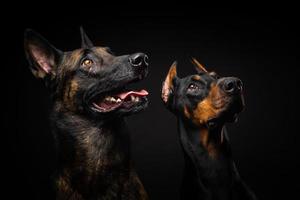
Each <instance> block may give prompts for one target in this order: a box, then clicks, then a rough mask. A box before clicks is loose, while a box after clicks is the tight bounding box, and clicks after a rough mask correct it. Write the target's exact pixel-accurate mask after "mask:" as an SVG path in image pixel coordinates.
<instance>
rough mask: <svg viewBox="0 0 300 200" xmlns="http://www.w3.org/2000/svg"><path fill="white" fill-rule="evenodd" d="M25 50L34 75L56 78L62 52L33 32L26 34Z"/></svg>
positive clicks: (28, 31)
mask: <svg viewBox="0 0 300 200" xmlns="http://www.w3.org/2000/svg"><path fill="white" fill-rule="evenodd" d="M24 49H25V54H26V57H27V59H28V61H29V64H30V69H31V71H32V73H33V75H34V76H35V77H37V78H45V77H46V76H51V77H53V76H55V69H56V67H57V65H58V63H59V60H60V58H61V55H62V52H61V51H59V50H57V49H56V48H55V47H53V46H52V45H51V44H50V43H49V42H48V41H47V40H46V39H44V38H43V37H42V36H41V35H40V34H38V33H36V32H34V31H33V30H30V29H27V30H26V31H25V33H24Z"/></svg>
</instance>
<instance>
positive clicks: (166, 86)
mask: <svg viewBox="0 0 300 200" xmlns="http://www.w3.org/2000/svg"><path fill="white" fill-rule="evenodd" d="M176 66H177V62H176V61H175V62H174V63H173V64H172V66H171V67H170V69H169V72H168V75H167V77H166V79H165V81H164V82H163V86H162V92H161V98H162V100H163V102H164V103H167V102H168V100H169V97H170V95H171V94H172V93H173V90H174V82H175V80H176V79H177V71H176Z"/></svg>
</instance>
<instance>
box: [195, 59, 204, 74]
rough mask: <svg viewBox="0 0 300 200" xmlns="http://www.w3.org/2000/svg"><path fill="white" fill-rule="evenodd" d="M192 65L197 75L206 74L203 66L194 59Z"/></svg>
mask: <svg viewBox="0 0 300 200" xmlns="http://www.w3.org/2000/svg"><path fill="white" fill-rule="evenodd" d="M192 63H193V65H194V66H195V69H196V71H197V72H198V73H199V74H201V73H207V70H206V69H205V67H204V66H203V65H201V63H199V62H198V60H196V58H192Z"/></svg>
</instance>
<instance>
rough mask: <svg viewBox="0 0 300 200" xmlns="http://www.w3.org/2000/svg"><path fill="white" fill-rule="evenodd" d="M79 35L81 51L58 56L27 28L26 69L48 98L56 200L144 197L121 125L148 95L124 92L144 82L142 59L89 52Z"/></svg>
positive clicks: (145, 63) (84, 38) (105, 50)
mask: <svg viewBox="0 0 300 200" xmlns="http://www.w3.org/2000/svg"><path fill="white" fill-rule="evenodd" d="M81 38H82V45H81V48H79V49H76V50H74V51H68V52H62V51H60V50H58V49H56V48H55V47H54V46H52V45H51V44H50V43H49V42H48V41H47V40H46V39H44V38H43V37H42V36H41V35H39V34H38V33H36V32H34V31H32V30H26V31H25V38H24V39H25V40H24V42H25V53H26V56H27V59H28V61H29V64H30V69H31V71H32V73H33V74H34V76H35V77H37V78H39V79H42V80H43V81H44V83H45V84H46V87H47V88H48V89H49V90H50V94H51V97H52V100H53V101H52V102H53V108H52V113H51V123H52V127H53V130H52V132H53V134H54V138H55V141H56V144H55V146H56V147H57V148H56V149H57V155H58V164H57V170H56V172H55V175H54V176H53V177H54V180H53V181H54V185H55V193H56V199H73V200H84V199H85V200H86V199H93V200H96V199H101V200H104V199H133V200H134V199H148V196H147V193H146V192H145V189H144V187H143V185H142V183H141V181H140V180H139V178H138V176H137V173H136V172H135V170H134V169H133V166H132V162H131V159H130V145H129V140H130V139H129V132H128V129H127V127H126V123H125V122H124V117H125V116H128V115H131V114H134V113H137V112H139V111H142V110H143V109H145V108H146V107H147V104H148V100H147V95H148V92H147V91H146V90H138V91H135V90H132V89H128V87H130V86H131V87H132V85H131V84H132V83H134V82H138V81H140V80H142V79H144V78H145V77H146V75H147V73H148V56H147V55H146V54H144V53H135V54H132V55H123V56H115V55H114V54H113V53H111V51H110V49H109V48H107V47H94V45H93V44H92V42H91V40H90V39H89V38H88V37H87V35H86V33H85V32H84V30H83V29H82V28H81ZM129 85H130V86H129Z"/></svg>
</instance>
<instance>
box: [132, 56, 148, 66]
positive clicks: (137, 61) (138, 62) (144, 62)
mask: <svg viewBox="0 0 300 200" xmlns="http://www.w3.org/2000/svg"><path fill="white" fill-rule="evenodd" d="M129 63H130V64H131V65H132V66H134V67H147V66H148V65H149V58H148V56H147V55H146V54H144V53H135V54H133V55H131V56H129Z"/></svg>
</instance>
